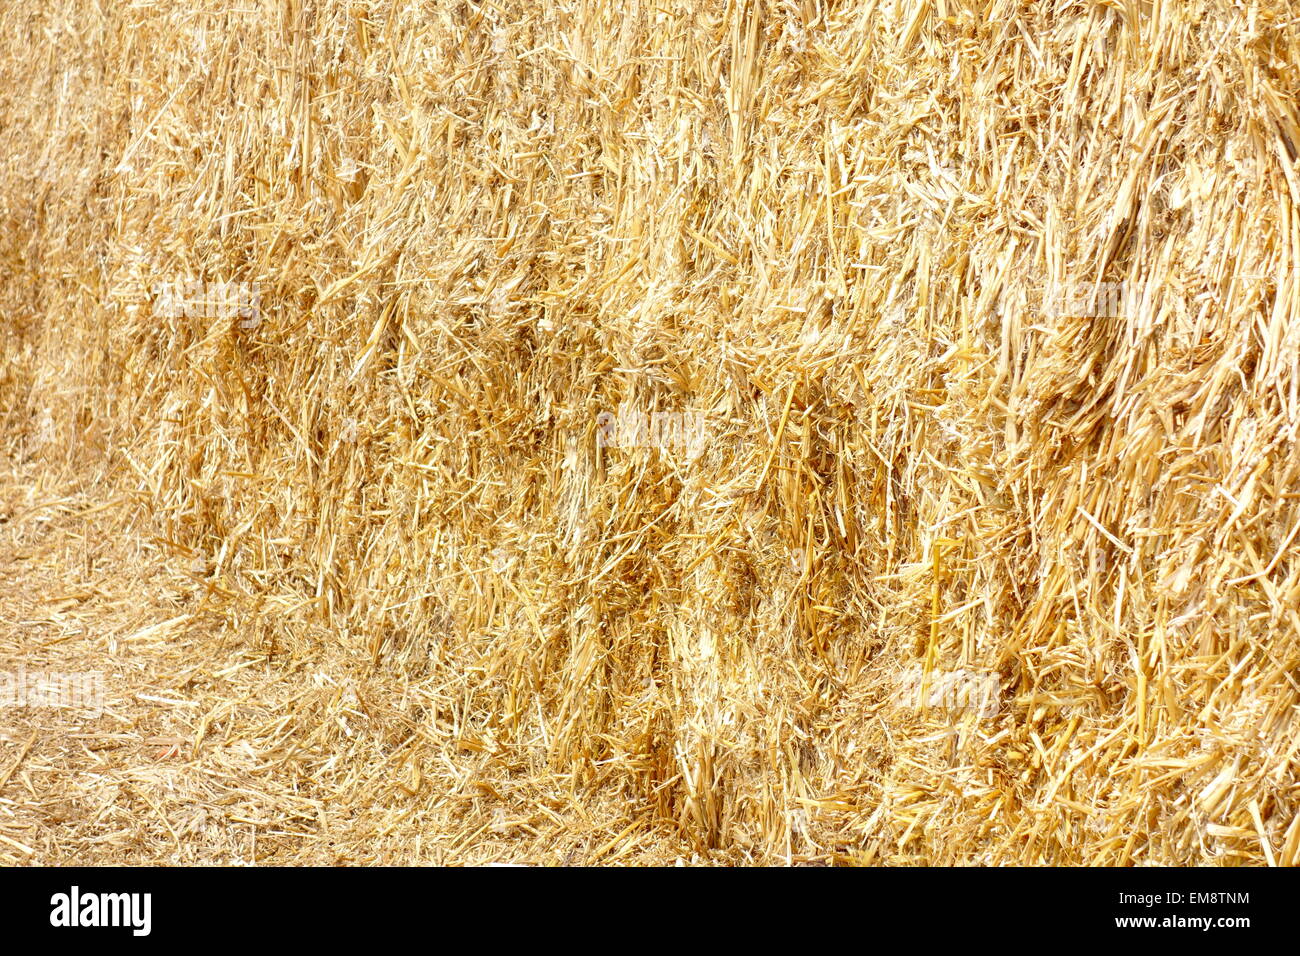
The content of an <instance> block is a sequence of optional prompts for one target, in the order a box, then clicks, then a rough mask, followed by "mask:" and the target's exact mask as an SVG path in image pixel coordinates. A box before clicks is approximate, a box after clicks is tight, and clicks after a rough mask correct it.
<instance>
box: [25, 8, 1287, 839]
mask: <svg viewBox="0 0 1300 956" xmlns="http://www.w3.org/2000/svg"><path fill="white" fill-rule="evenodd" d="M1298 93H1300V17H1298V16H1297V14H1296V12H1295V9H1294V7H1293V5H1292V4H1290V3H1287V2H1283V0H1250V2H1227V0H1132V2H1129V0H1124V2H1109V0H1107V2H1066V0H1034V2H1029V0H1022V2H1016V0H907V2H901V0H900V2H891V0H857V2H847V0H842V2H832V0H785V2H775V0H729V2H716V3H712V2H702V0H657V2H653V3H644V2H640V0H627V2H621V3H604V2H597V0H544V2H531V0H529V2H525V0H484V2H482V3H474V2H469V0H462V2H443V0H434V2H421V3H399V2H393V3H389V2H379V0H350V2H311V0H284V2H277V3H271V2H265V0H250V2H246V3H241V4H234V5H229V4H219V3H215V2H206V0H193V2H189V3H183V4H182V3H173V2H133V3H99V2H90V0H52V2H50V3H47V4H44V5H37V6H32V5H30V4H22V5H20V4H17V3H14V2H12V0H5V2H3V3H0V156H3V157H4V161H3V163H0V452H3V454H4V456H5V460H6V462H7V464H6V466H5V467H6V472H5V474H6V477H5V478H4V479H3V481H2V482H0V569H2V571H0V573H2V575H3V577H2V578H0V663H4V664H5V666H7V667H10V668H13V667H17V666H18V665H19V663H23V664H25V666H27V667H38V666H40V667H47V668H61V669H63V670H71V669H82V670H93V669H98V670H101V671H103V672H104V673H105V675H106V679H107V682H108V705H107V712H106V713H105V714H104V715H102V716H99V717H95V718H93V719H84V720H79V719H77V718H76V717H75V715H72V714H69V713H65V712H61V711H54V712H51V711H48V710H47V711H39V710H32V709H30V708H29V709H23V710H15V709H9V710H4V711H0V741H3V743H0V861H3V862H37V863H40V862H74V861H83V862H126V861H131V862H150V861H166V860H177V861H197V862H229V861H232V860H240V861H246V862H252V861H258V862H279V863H286V862H351V863H368V862H383V863H398V862H423V861H428V862H457V863H459V862H484V861H489V860H495V861H513V862H534V863H563V862H581V863H632V862H674V861H676V862H696V863H706V862H713V863H749V862H761V863H861V864H908V863H929V864H958V863H960V864H1011V863H1020V864H1088V865H1129V864H1137V865H1141V864H1205V863H1208V864H1221V865H1234V864H1265V863H1268V864H1292V863H1295V862H1297V860H1300V816H1298V811H1300V787H1298V785H1297V759H1298V755H1300V723H1298V721H1297V702H1298V700H1300V685H1297V675H1298V673H1300V671H1298V668H1300V643H1298V641H1297V629H1298V628H1300V617H1298V616H1297V599H1298V598H1300V560H1298V559H1297V557H1298V555H1297V547H1298V546H1300V545H1298V542H1297V539H1298V532H1300V458H1298V457H1297V453H1296V445H1295V443H1296V437H1297V435H1296V430H1297V427H1298V425H1300V397H1298V394H1297V393H1298V389H1300V288H1297V276H1298V275H1300V273H1298V271H1297V261H1298V260H1300V169H1298V168H1297V163H1296V158H1297V155H1298V154H1297V149H1298V148H1300V117H1298V115H1297V107H1296V103H1297V94H1298ZM226 283H234V284H236V286H234V287H237V288H238V289H239V290H241V291H242V292H244V293H247V292H249V291H250V290H251V291H253V292H254V293H255V294H254V295H252V296H248V295H245V297H244V299H242V300H240V301H241V302H242V303H243V304H244V305H248V304H249V302H251V301H254V300H255V302H256V308H255V309H254V310H249V309H244V311H242V312H241V311H240V310H239V309H236V308H232V307H230V303H231V302H232V301H233V300H232V299H230V298H229V296H225V297H224V298H223V295H225V293H224V292H223V290H227V289H228V287H227V286H226V285H225V284H226ZM234 287H229V288H234ZM177 288H180V289H182V290H186V295H188V300H187V302H188V304H186V305H184V306H183V307H181V308H180V309H179V313H178V310H177V309H175V308H166V307H165V306H166V304H167V300H169V299H170V298H172V295H171V292H169V291H168V290H173V291H174V290H175V289H177ZM1063 289H1064V290H1068V291H1067V294H1065V295H1062V294H1061V290H1063ZM183 297H184V296H183ZM602 416H606V417H604V418H602ZM609 416H614V417H615V418H614V421H615V425H609V422H610V421H611V419H610V417H609ZM611 439H612V440H611ZM953 675H956V676H953ZM936 687H937V688H938V690H939V692H938V693H935V688H936ZM958 687H961V688H966V689H969V688H971V687H978V688H979V690H980V693H981V694H982V695H983V696H982V697H981V699H980V702H979V706H972V705H971V701H972V700H973V699H974V698H973V696H972V695H969V694H964V693H962V694H958V693H950V692H951V691H954V689H955V688H958Z"/></svg>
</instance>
